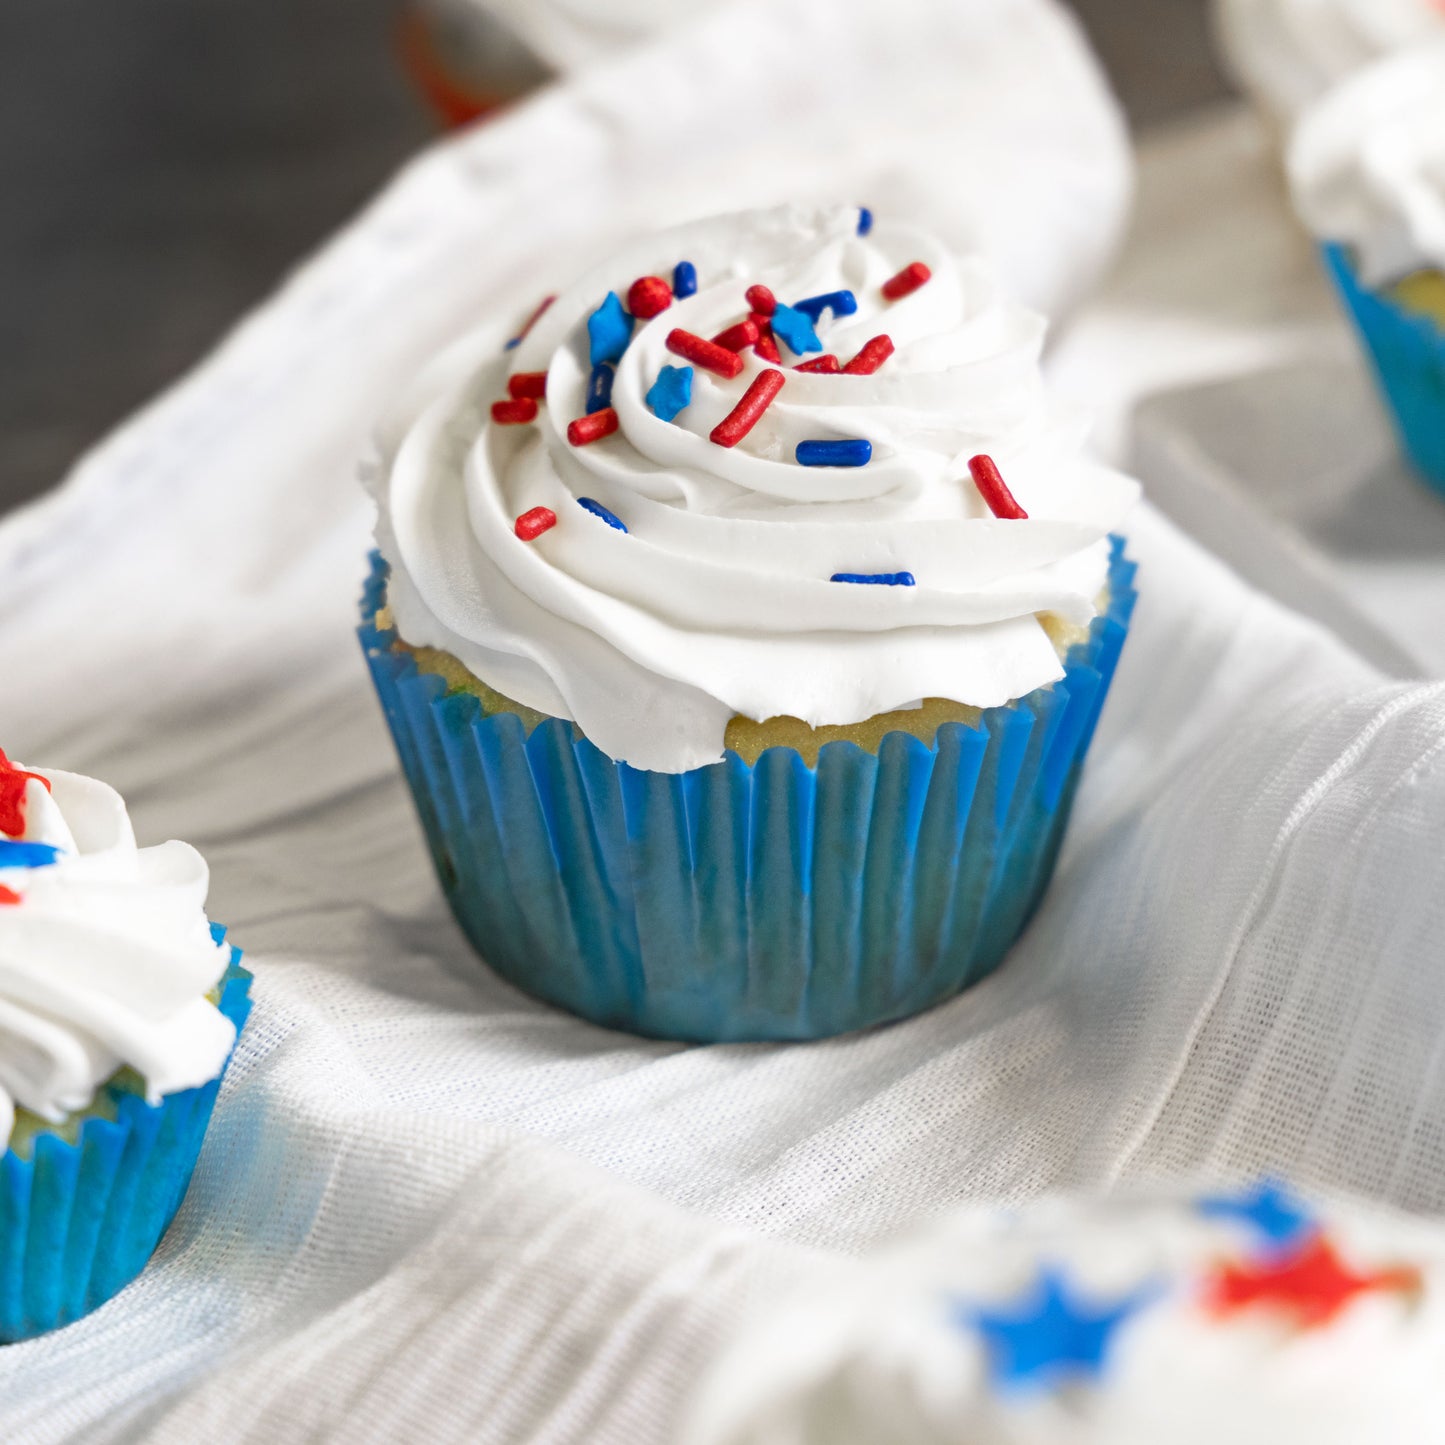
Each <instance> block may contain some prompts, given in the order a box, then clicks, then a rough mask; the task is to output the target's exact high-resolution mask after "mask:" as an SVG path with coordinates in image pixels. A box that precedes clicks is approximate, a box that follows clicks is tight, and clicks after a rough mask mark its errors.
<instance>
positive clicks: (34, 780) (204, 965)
mask: <svg viewBox="0 0 1445 1445" xmlns="http://www.w3.org/2000/svg"><path fill="white" fill-rule="evenodd" d="M206 884H207V872H206V865H205V862H204V861H203V860H202V858H201V856H200V855H199V854H198V853H197V852H196V851H195V850H194V849H193V848H190V847H188V846H187V845H186V844H184V843H163V844H161V845H160V846H159V847H155V848H137V846H136V841H135V835H134V833H133V832H132V831H131V825H130V819H129V818H128V816H127V815H126V810H125V804H124V803H123V802H122V801H121V799H120V797H119V796H118V795H117V794H116V793H115V792H114V791H113V790H112V789H111V788H108V787H106V785H105V784H104V783H98V782H95V781H94V780H93V779H91V778H82V777H77V776H76V775H75V774H73V773H61V772H55V771H52V770H49V769H45V770H30V769H26V768H22V767H19V766H18V765H15V764H12V763H10V762H9V761H8V760H7V758H6V757H5V755H4V753H0V1128H3V1129H4V1131H5V1134H6V1137H7V1139H8V1141H9V1142H8V1145H7V1148H6V1152H5V1157H4V1163H3V1172H0V1342H4V1343H10V1342H13V1341H15V1340H24V1339H29V1338H30V1337H31V1336H33V1335H38V1334H42V1333H44V1332H45V1331H46V1330H52V1329H55V1328H57V1327H58V1326H60V1325H65V1324H69V1323H70V1322H71V1321H72V1320H76V1319H79V1318H80V1317H81V1316H82V1315H84V1314H87V1313H89V1312H90V1311H91V1310H93V1309H95V1308H96V1307H97V1306H99V1305H102V1304H104V1303H105V1301H106V1300H108V1299H110V1297H111V1296H112V1295H114V1294H115V1293H116V1292H117V1291H119V1290H120V1289H121V1288H123V1287H124V1286H125V1285H127V1284H129V1283H130V1281H131V1280H132V1279H134V1278H135V1277H136V1275H137V1274H139V1273H140V1271H141V1270H142V1269H143V1268H144V1266H145V1263H146V1261H147V1260H148V1259H149V1258H150V1256H151V1254H152V1253H153V1252H154V1250H155V1247H156V1245H157V1244H158V1243H159V1242H160V1238H161V1235H162V1234H164V1233H165V1230H166V1228H167V1226H168V1225H169V1224H170V1222H171V1220H172V1218H174V1216H175V1213H176V1210H177V1209H178V1208H179V1207H180V1203H181V1199H182V1197H183V1196H184V1195H185V1192H186V1186H187V1184H188V1183H189V1182H190V1177H191V1171H192V1169H193V1168H194V1167H195V1163H196V1158H197V1156H198V1155H199V1154H200V1149H201V1140H202V1138H203V1137H204V1135H205V1132H206V1125H207V1123H208V1122H209V1120H210V1117H211V1109H212V1107H213V1105H214V1104H215V1101H216V1091H217V1089H218V1088H219V1087H220V1083H221V1076H222V1074H223V1073H224V1072H225V1068H226V1063H227V1061H228V1059H229V1058H230V1055H231V1049H232V1047H233V1045H234V1044H235V1041H236V1035H237V1033H238V1032H239V1030H240V1028H241V1026H242V1024H243V1023H244V1022H245V1019H246V1014H247V1012H248V1011H249V1008H250V1005H249V1002H248V999H247V990H248V989H249V987H250V981H251V976H250V974H248V973H247V972H246V971H245V970H244V969H243V968H241V966H240V962H239V960H240V957H241V955H240V952H239V951H238V950H237V949H234V948H231V947H230V946H229V945H227V944H226V943H225V941H224V933H223V931H222V930H221V929H219V928H216V927H214V926H213V925H211V924H209V923H207V921H206V915H205V911H204V904H205V898H206Z"/></svg>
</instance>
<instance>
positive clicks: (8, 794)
mask: <svg viewBox="0 0 1445 1445" xmlns="http://www.w3.org/2000/svg"><path fill="white" fill-rule="evenodd" d="M31 778H34V779H35V781H36V782H37V783H41V784H43V785H44V787H45V791H46V792H49V791H50V783H49V781H48V780H47V779H45V778H42V777H41V776H40V774H39V773H27V772H26V771H25V770H24V769H23V768H17V767H16V766H15V765H14V763H12V762H11V761H10V759H9V758H7V757H6V756H5V752H4V749H0V833H8V834H9V835H10V836H11V837H12V838H19V837H21V836H23V834H24V832H25V785H26V783H28V782H29V781H30V779H31ZM0 901H13V902H17V903H18V902H19V899H14V900H0Z"/></svg>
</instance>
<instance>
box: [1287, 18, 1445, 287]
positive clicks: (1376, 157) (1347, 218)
mask: <svg viewBox="0 0 1445 1445" xmlns="http://www.w3.org/2000/svg"><path fill="white" fill-rule="evenodd" d="M1289 173H1290V183H1291V185H1292V187H1293V190H1294V197H1295V204H1296V206H1297V207H1298V209H1299V212H1300V215H1301V216H1302V217H1303V218H1304V221H1305V224H1306V225H1308V226H1309V227H1310V229H1311V230H1312V231H1313V232H1314V233H1315V234H1316V235H1317V236H1319V237H1320V238H1321V239H1322V240H1326V241H1343V242H1348V243H1349V244H1350V245H1351V246H1353V247H1354V248H1355V251H1356V259H1357V264H1358V268H1359V271H1360V274H1361V278H1362V279H1363V281H1364V283H1365V284H1366V285H1367V286H1378V285H1381V284H1384V283H1387V282H1390V281H1395V280H1398V279H1399V278H1400V277H1401V276H1403V275H1405V274H1408V273H1409V272H1411V271H1415V270H1419V269H1421V268H1422V267H1426V266H1440V267H1445V42H1442V43H1441V44H1439V45H1434V46H1429V47H1427V48H1425V49H1423V50H1417V51H1412V52H1411V53H1410V54H1408V55H1398V56H1394V57H1392V58H1391V59H1389V60H1384V61H1381V62H1380V63H1379V64H1378V65H1375V66H1372V67H1371V68H1370V69H1369V70H1367V71H1365V72H1363V73H1362V74H1360V75H1357V76H1355V77H1354V79H1352V80H1350V81H1347V82H1346V83H1345V84H1344V85H1342V86H1340V87H1339V89H1338V90H1335V91H1333V92H1332V93H1331V94H1330V95H1328V96H1326V97H1325V99H1324V100H1322V101H1321V102H1320V103H1319V104H1318V105H1316V106H1314V107H1313V108H1312V109H1311V110H1310V111H1309V112H1308V113H1307V114H1306V115H1305V116H1304V118H1303V119H1302V120H1301V121H1300V124H1299V128H1298V129H1297V130H1296V132H1295V136H1294V141H1293V143H1292V144H1291V146H1290V152H1289Z"/></svg>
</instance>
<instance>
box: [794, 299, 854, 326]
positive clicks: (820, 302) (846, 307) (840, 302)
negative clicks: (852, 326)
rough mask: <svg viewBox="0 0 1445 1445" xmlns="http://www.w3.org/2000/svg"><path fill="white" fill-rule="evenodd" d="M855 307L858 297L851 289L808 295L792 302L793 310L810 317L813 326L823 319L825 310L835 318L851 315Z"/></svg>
mask: <svg viewBox="0 0 1445 1445" xmlns="http://www.w3.org/2000/svg"><path fill="white" fill-rule="evenodd" d="M857 309H858V298H857V297H856V296H855V295H854V294H853V293H852V292H851V291H827V292H825V293H824V294H823V295H821V296H809V297H808V299H807V300H806V301H794V302H793V310H794V311H801V312H802V313H803V315H804V316H807V317H810V318H811V319H812V322H813V325H814V326H816V325H817V324H818V322H819V321H821V320H822V319H823V313H824V312H825V311H831V312H832V313H833V316H834V318H835V319H836V318H837V317H839V316H851V315H852V314H853V313H854V312H855V311H856V310H857Z"/></svg>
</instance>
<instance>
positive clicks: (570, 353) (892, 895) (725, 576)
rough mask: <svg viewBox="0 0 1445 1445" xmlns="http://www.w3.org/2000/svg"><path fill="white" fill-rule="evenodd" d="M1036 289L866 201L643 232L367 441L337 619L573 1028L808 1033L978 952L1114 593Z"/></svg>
mask: <svg viewBox="0 0 1445 1445" xmlns="http://www.w3.org/2000/svg"><path fill="white" fill-rule="evenodd" d="M1043 331H1044V327H1043V323H1042V321H1041V320H1040V319H1039V318H1038V317H1036V316H1034V315H1032V314H1031V313H1029V312H1027V311H1025V310H1023V309H1022V308H1020V307H1018V306H1016V305H1013V304H1010V303H1009V302H1008V301H1006V300H1005V299H1004V298H1003V297H1001V296H1000V295H999V293H998V291H997V289H996V287H995V286H994V284H993V282H992V280H991V279H990V276H989V274H988V272H987V271H986V269H985V268H984V267H983V266H982V265H980V264H979V263H978V262H976V261H972V260H967V259H963V260H961V259H959V258H957V257H955V256H953V255H951V254H950V253H949V252H947V251H946V250H944V249H943V248H942V247H941V246H940V245H939V244H938V243H937V242H935V241H934V240H932V239H931V238H930V237H929V236H927V235H924V234H920V233H919V232H917V231H914V230H912V229H910V228H907V227H903V226H896V227H895V226H889V225H885V224H883V223H882V222H879V223H878V224H876V225H875V224H874V223H873V220H872V217H871V216H870V215H869V214H868V213H867V212H866V211H863V212H860V211H859V210H857V209H856V208H853V207H848V208H838V209H832V210H826V211H821V212H813V211H804V210H800V209H797V208H792V207H785V208H782V209H779V210H775V211H767V212H758V213H750V214H744V215H737V216H727V217H721V218H718V219H715V220H710V221H707V222H703V223H695V224H693V225H690V226H686V227H682V228H680V229H677V230H674V231H668V232H662V233H659V234H657V235H654V236H651V237H649V238H647V239H646V240H644V241H640V242H638V243H637V244H636V245H634V246H633V247H631V248H630V249H629V250H627V251H625V252H623V253H622V254H621V255H620V256H617V257H616V258H614V259H613V260H612V261H610V262H609V263H607V264H606V265H605V266H603V267H601V268H599V269H598V270H596V271H594V272H593V273H592V274H590V275H588V276H587V277H585V278H584V279H583V280H582V281H580V282H579V283H577V285H575V286H574V287H572V288H571V289H570V290H569V291H567V292H566V293H565V294H563V295H562V296H560V297H558V298H557V299H556V300H555V302H553V303H552V304H551V305H550V306H548V307H547V308H546V309H545V310H544V311H542V313H541V314H540V315H539V316H536V317H535V319H534V320H533V321H532V322H531V324H530V328H529V329H527V330H526V332H525V334H524V335H521V336H519V337H518V338H517V339H515V340H514V341H513V342H510V343H508V347H507V349H505V350H504V351H503V353H502V354H501V355H500V356H496V355H493V356H491V357H489V358H487V359H486V360H485V361H484V362H483V363H482V364H481V365H480V366H479V367H477V368H475V369H474V370H472V371H471V372H470V374H468V375H466V376H464V377H462V378H461V379H459V380H456V381H455V382H454V383H453V384H451V385H450V386H448V387H446V388H444V389H443V391H442V394H441V395H439V396H437V397H436V398H435V399H434V400H433V401H431V402H430V404H428V405H427V406H426V407H425V408H424V409H423V410H422V411H421V414H420V415H419V416H417V417H415V418H414V419H413V420H411V421H410V422H409V423H406V424H402V425H399V426H398V427H396V428H395V429H394V438H393V440H392V442H390V443H388V444H386V445H384V447H383V449H382V453H381V455H379V456H378V457H377V458H375V459H374V462H373V465H372V466H371V468H370V472H371V476H370V483H371V486H372V489H373V491H374V494H375V496H376V499H377V502H378V506H379V522H378V527H377V543H378V548H379V553H378V556H377V558H376V561H375V569H374V571H373V573H372V576H371V579H370V581H369V583H368V585H367V587H366V589H365V594H364V599H363V626H362V629H361V636H362V642H363V646H364V649H365V651H366V654H367V657H368V658H369V660H370V663H371V670H372V675H373V678H374V680H375V682H376V686H377V689H378V691H379V693H380V696H381V701H382V706H383V709H384V710H385V713H386V716H387V718H388V720H389V722H390V724H391V728H392V731H393V734H394V736H395V740H396V744H397V749H398V751H399V753H400V755H401V761H402V765H403V768H404V770H405V772H406V775H407V778H408V780H409V782H410V784H411V787H412V790H413V792H414V794H415V796H416V801H417V806H418V809H419V811H420V814H421V820H422V824H423V827H424V829H425V832H426V835H427V838H428V841H429V843H430V846H431V851H432V855H433V858H434V860H435V863H436V867H437V872H438V874H439V876H440V878H441V881H442V886H443V888H444V890H445V891H446V894H447V896H448V898H449V899H450V901H451V904H452V907H453V909H454V910H455V912H456V915H457V918H458V919H459V921H460V923H461V925H462V927H463V929H464V930H465V931H466V933H467V934H468V936H469V937H470V938H471V940H472V942H473V943H474V944H475V945H476V947H477V949H478V951H479V952H480V954H481V955H482V957H483V958H484V959H485V960H486V961H487V962H488V963H489V964H491V966H492V967H493V968H494V969H496V970H497V971H498V972H499V973H501V974H502V975H503V976H504V977H506V978H508V979H510V980H511V981H512V982H514V983H515V984H517V985H518V986H520V987H522V988H524V989H526V990H527V991H529V992H531V993H533V994H535V995H537V996H538V997H541V998H544V999H547V1000H550V1001H552V1002H553V1003H556V1004H559V1005H561V1006H562V1007H565V1008H567V1009H570V1010H572V1011H573V1012H575V1013H578V1014H581V1015H582V1016H584V1017H586V1018H589V1019H592V1020H594V1021H596V1022H598V1023H601V1024H606V1025H611V1026H615V1027H619V1028H625V1029H629V1030H632V1031H635V1032H639V1033H644V1034H649V1035H654V1036H659V1037H665V1038H677V1039H694V1040H722V1039H788V1038H816V1037H820V1036H824V1035H828V1034H835V1033H839V1032H843V1031H846V1030H849V1029H856V1028H861V1027H864V1026H866V1025H869V1024H874V1023H879V1022H883V1021H885V1020H890V1019H897V1018H901V1017H903V1016H905V1015H908V1014H911V1013H914V1012H916V1011H918V1010H920V1009H923V1008H926V1007H928V1006H929V1005H931V1004H933V1003H936V1002H938V1001H939V1000H941V999H944V998H947V997H949V996H950V995H952V994H954V993H957V992H958V991H959V990H960V989H962V988H964V987H965V986H967V985H968V984H970V983H972V982H973V981H974V980H976V979H978V978H981V977H982V976H983V975H984V974H986V973H987V972H989V971H990V970H991V969H993V968H994V967H996V966H997V964H998V963H999V962H1000V960H1001V959H1002V958H1003V955H1004V953H1005V951H1006V950H1007V948H1008V946H1009V944H1010V942H1011V941H1012V940H1013V939H1014V937H1015V936H1016V935H1017V934H1018V932H1019V930H1020V929H1021V928H1022V927H1023V925H1024V923H1025V922H1026V920H1027V919H1028V917H1029V915H1030V913H1031V911H1032V909H1033V907H1034V905H1035V904H1036V902H1037V901H1038V898H1039V896H1040V894H1041V892H1042V890H1043V888H1044V885H1045V883H1046V882H1047V880H1048V876H1049V873H1050V870H1051V869H1052V867H1053V862H1054V857H1055V854H1056V852H1057V850H1058V847H1059V842H1060V838H1061V836H1062V832H1063V828H1064V824H1065V820H1066V818H1067V816H1068V812H1069V807H1070V803H1071V800H1072V798H1073V794H1074V790H1075V787H1076V784H1077V781H1078V777H1079V769H1080V764H1081V762H1082V760H1083V757H1084V754H1085V752H1086V751H1087V749H1088V745H1089V741H1090V738H1091V737H1092V734H1093V731H1094V725H1095V723H1096V721H1097V719H1098V716H1099V709H1100V707H1101V706H1102V703H1103V700H1104V695H1105V693H1106V691H1107V689H1108V685H1109V680H1110V678H1111V676H1112V674H1113V670H1114V664H1115V662H1116V660H1117V658H1118V655H1119V649H1120V647H1121V645H1122V642H1123V639H1124V634H1125V631H1126V629H1127V625H1128V619H1129V614H1130V609H1131V607H1132V605H1133V600H1134V591H1133V587H1132V576H1133V570H1134V569H1133V566H1132V564H1131V563H1129V562H1127V561H1126V560H1125V559H1124V556H1123V550H1122V543H1121V542H1120V541H1119V539H1118V538H1117V537H1111V533H1112V530H1113V529H1114V528H1115V526H1116V525H1117V523H1118V522H1119V520H1120V519H1121V518H1122V517H1123V516H1124V515H1125V514H1126V513H1127V511H1128V510H1129V508H1130V506H1131V505H1132V504H1133V502H1134V501H1135V499H1136V496H1137V487H1136V485H1135V483H1133V482H1132V481H1130V480H1128V479H1127V478H1125V477H1122V476H1120V475H1118V474H1117V473H1115V472H1112V471H1110V470H1108V469H1107V468H1105V467H1102V466H1099V465H1096V464H1094V463H1092V462H1090V461H1087V460H1085V459H1084V457H1083V456H1082V454H1081V451H1080V445H1081V435H1082V433H1081V428H1079V427H1078V426H1077V425H1076V424H1073V423H1070V422H1066V421H1059V420H1056V419H1054V418H1053V417H1051V416H1050V414H1049V412H1048V411H1047V409H1046V407H1045V406H1044V404H1043V401H1042V397H1041V381H1040V374H1039V354H1040V348H1041V343H1042V337H1043Z"/></svg>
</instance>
